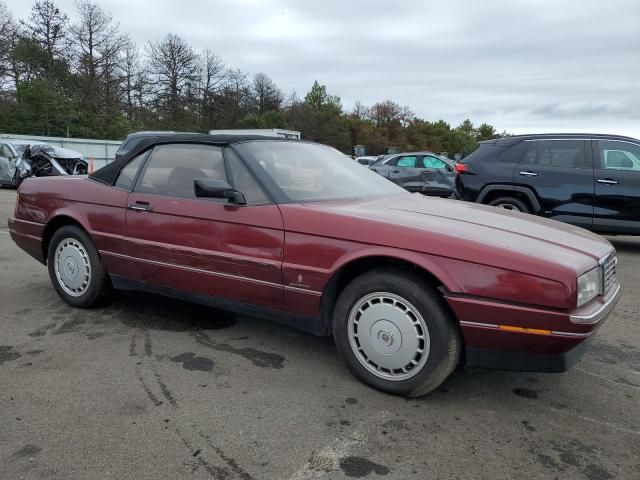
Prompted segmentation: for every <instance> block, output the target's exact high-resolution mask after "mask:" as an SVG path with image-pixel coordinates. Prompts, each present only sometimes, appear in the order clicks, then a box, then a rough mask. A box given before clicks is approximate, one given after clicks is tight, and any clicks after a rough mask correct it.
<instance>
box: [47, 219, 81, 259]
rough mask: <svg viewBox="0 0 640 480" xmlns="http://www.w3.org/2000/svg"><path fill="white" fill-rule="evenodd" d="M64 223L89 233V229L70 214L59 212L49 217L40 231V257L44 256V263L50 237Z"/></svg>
mask: <svg viewBox="0 0 640 480" xmlns="http://www.w3.org/2000/svg"><path fill="white" fill-rule="evenodd" d="M65 225H73V226H76V227H78V228H80V229H82V230H83V231H84V232H85V233H87V235H88V234H89V231H88V230H87V229H86V228H85V226H84V225H82V223H81V222H80V221H78V220H77V219H76V218H74V217H72V216H71V215H68V214H66V213H61V214H58V215H56V216H54V217H53V218H51V219H50V220H49V221H48V222H47V225H46V227H44V231H43V232H42V257H43V258H44V264H45V265H46V264H47V260H48V256H49V243H50V242H51V238H52V237H53V234H54V233H55V232H56V231H57V230H59V229H60V228H62V227H64V226H65Z"/></svg>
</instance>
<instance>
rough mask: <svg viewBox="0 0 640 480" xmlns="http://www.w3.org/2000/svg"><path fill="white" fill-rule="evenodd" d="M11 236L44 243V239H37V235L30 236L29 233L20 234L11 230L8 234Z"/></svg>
mask: <svg viewBox="0 0 640 480" xmlns="http://www.w3.org/2000/svg"><path fill="white" fill-rule="evenodd" d="M7 233H9V234H10V235H19V236H21V237H25V238H30V239H31V240H37V241H38V242H41V241H42V238H40V237H36V236H35V235H29V234H28V233H20V232H18V231H16V230H15V229H11V228H10V229H9V231H8V232H7Z"/></svg>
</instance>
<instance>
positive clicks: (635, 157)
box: [593, 140, 640, 233]
mask: <svg viewBox="0 0 640 480" xmlns="http://www.w3.org/2000/svg"><path fill="white" fill-rule="evenodd" d="M593 153H594V157H595V158H596V170H595V178H596V183H595V196H596V205H595V212H594V220H593V227H594V229H595V230H599V231H606V232H611V233H640V145H638V144H635V143H631V142H627V141H620V140H594V141H593Z"/></svg>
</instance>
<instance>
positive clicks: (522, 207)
mask: <svg viewBox="0 0 640 480" xmlns="http://www.w3.org/2000/svg"><path fill="white" fill-rule="evenodd" d="M489 205H491V206H493V207H499V208H504V209H507V210H516V211H518V212H523V213H531V210H530V209H529V207H528V206H527V204H526V203H524V202H523V201H522V200H520V199H519V198H516V197H498V198H495V199H493V200H491V201H490V202H489Z"/></svg>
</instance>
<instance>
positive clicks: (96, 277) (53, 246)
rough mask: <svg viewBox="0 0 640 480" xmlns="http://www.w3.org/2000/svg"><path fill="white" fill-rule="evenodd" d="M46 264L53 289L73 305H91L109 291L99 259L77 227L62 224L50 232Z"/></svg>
mask: <svg viewBox="0 0 640 480" xmlns="http://www.w3.org/2000/svg"><path fill="white" fill-rule="evenodd" d="M47 266H48V268H49V277H50V278H51V283H52V284H53V287H54V288H55V290H56V292H58V295H60V297H61V298H62V299H63V300H64V301H65V302H66V303H68V304H69V305H71V306H73V307H80V308H88V307H92V306H95V305H97V304H98V303H100V301H101V300H104V299H105V298H106V297H107V295H108V293H109V287H110V283H109V278H108V277H107V272H106V270H105V268H104V265H103V264H102V260H101V259H100V256H99V255H98V251H97V250H96V247H95V246H94V245H93V242H92V241H91V238H89V235H87V234H86V232H85V231H84V230H82V229H81V228H78V227H76V226H74V225H65V226H63V227H61V228H60V229H58V230H57V231H56V232H55V233H54V234H53V237H52V238H51V241H50V242H49V252H48V255H47Z"/></svg>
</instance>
